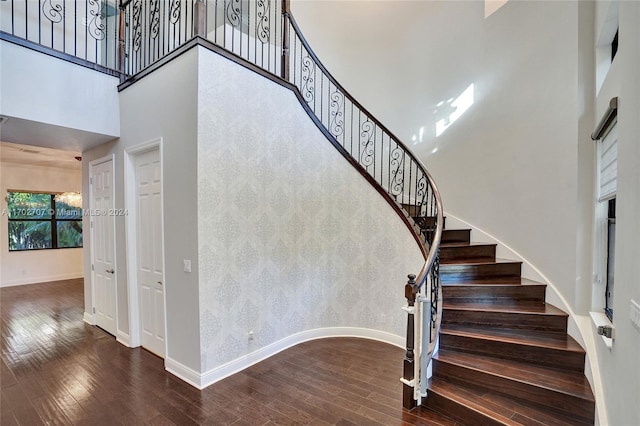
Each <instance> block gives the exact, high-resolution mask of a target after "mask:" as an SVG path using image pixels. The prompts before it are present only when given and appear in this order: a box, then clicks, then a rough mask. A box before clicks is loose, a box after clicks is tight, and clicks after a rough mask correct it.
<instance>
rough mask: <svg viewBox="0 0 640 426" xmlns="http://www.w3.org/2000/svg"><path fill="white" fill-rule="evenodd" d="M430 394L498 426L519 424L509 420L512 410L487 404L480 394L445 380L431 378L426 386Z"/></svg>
mask: <svg viewBox="0 0 640 426" xmlns="http://www.w3.org/2000/svg"><path fill="white" fill-rule="evenodd" d="M431 392H435V393H436V394H438V395H440V396H441V397H443V398H446V399H449V400H451V401H453V402H455V403H457V404H459V405H462V406H464V407H465V408H466V409H469V410H472V411H474V412H475V413H478V414H479V415H480V416H482V417H485V418H486V417H488V418H489V419H491V420H493V421H495V422H497V423H499V424H503V425H519V424H520V423H517V422H515V421H512V420H511V419H510V418H509V417H510V416H511V415H513V411H512V410H508V409H504V408H502V407H501V406H500V405H498V404H491V403H489V402H488V401H486V400H484V399H483V398H482V395H481V394H480V392H478V391H475V390H474V389H468V388H466V387H464V386H461V385H456V384H454V383H451V382H448V381H446V380H442V379H438V378H431V379H430V381H429V385H428V391H427V395H429V393H431ZM428 403H429V399H428V397H427V405H428ZM450 414H451V413H450Z"/></svg>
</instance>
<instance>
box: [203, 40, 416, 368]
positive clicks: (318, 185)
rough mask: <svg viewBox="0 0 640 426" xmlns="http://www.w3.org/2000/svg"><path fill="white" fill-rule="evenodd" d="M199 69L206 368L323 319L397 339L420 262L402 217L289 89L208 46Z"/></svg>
mask: <svg viewBox="0 0 640 426" xmlns="http://www.w3.org/2000/svg"><path fill="white" fill-rule="evenodd" d="M214 70H215V71H214ZM199 72H200V73H199V77H198V85H199V87H198V93H199V98H198V244H199V261H198V264H199V272H200V318H201V330H202V336H201V347H202V370H203V372H205V373H207V374H212V375H213V376H215V373H211V372H212V371H214V372H215V371H216V369H218V368H222V369H223V370H224V365H225V364H226V363H228V362H233V361H235V360H237V359H239V358H245V362H247V361H246V358H247V357H250V356H251V354H252V353H256V352H259V351H261V350H264V348H265V347H268V346H270V345H271V347H273V346H274V344H276V345H275V346H277V342H282V341H283V340H284V341H289V343H290V341H291V340H292V336H294V335H296V333H304V332H309V331H310V330H316V329H323V328H328V327H350V328H357V329H365V330H375V331H378V332H381V333H380V334H379V335H385V333H386V335H388V336H391V337H390V338H389V339H388V340H394V338H397V339H395V340H397V341H402V337H401V336H403V335H404V333H405V332H406V314H405V312H403V311H402V310H401V309H400V307H401V306H402V305H403V304H404V303H405V302H404V297H403V286H404V284H405V282H406V276H407V274H409V273H415V274H417V273H418V272H419V270H420V268H421V266H422V264H423V262H424V260H423V258H422V255H421V253H420V250H419V248H418V246H417V244H416V243H415V241H414V240H413V238H412V236H411V234H410V233H409V231H408V230H407V228H406V227H405V225H404V224H403V222H402V220H401V219H400V218H399V217H398V216H397V214H396V213H395V212H394V211H393V209H392V208H391V207H390V206H389V205H388V204H387V203H386V201H384V199H383V198H382V197H381V196H380V195H379V194H378V193H377V192H376V190H375V189H374V188H373V187H372V186H371V185H370V184H369V183H368V182H367V181H366V180H365V179H364V178H363V177H362V176H360V174H359V173H358V172H357V171H356V170H355V169H354V168H353V167H352V166H351V165H350V164H349V163H348V162H347V161H346V160H345V159H344V158H343V157H342V156H341V155H340V154H339V153H338V151H337V150H336V149H335V148H334V147H333V146H332V145H331V144H330V143H329V142H328V141H327V140H326V138H325V137H324V136H323V135H322V134H321V133H320V131H319V130H318V129H317V127H315V125H314V124H313V122H312V121H311V119H310V118H309V117H308V116H307V114H306V113H305V112H304V110H303V109H302V107H301V105H300V103H299V102H298V100H297V99H296V97H295V95H294V94H293V93H292V92H291V91H290V90H288V89H285V88H283V87H281V86H279V85H276V84H274V83H272V82H271V81H269V80H267V79H265V78H263V77H261V76H259V75H257V74H255V73H253V72H251V71H249V70H246V69H244V68H242V67H240V66H238V65H237V64H235V63H232V62H230V61H228V60H225V59H223V58H222V57H220V56H219V55H217V54H215V53H212V52H209V51H207V50H206V49H203V48H201V49H200V59H199ZM249 331H253V332H254V335H253V339H252V340H250V339H249V335H248V333H249ZM333 332H335V331H333ZM329 333H331V331H330V332H329ZM357 333H358V332H357ZM363 333H366V332H365V331H363ZM374 334H375V333H374ZM293 340H295V337H294V338H293ZM280 349H282V347H280ZM254 361H255V359H254ZM218 378H219V377H218Z"/></svg>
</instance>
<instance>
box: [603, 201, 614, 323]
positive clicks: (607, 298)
mask: <svg viewBox="0 0 640 426" xmlns="http://www.w3.org/2000/svg"><path fill="white" fill-rule="evenodd" d="M607 210H608V214H607V216H608V217H607V279H606V285H605V290H604V313H605V314H606V315H607V317H608V318H609V320H610V321H613V282H614V279H613V271H614V269H615V263H616V199H615V198H613V199H611V200H609V202H608V206H607Z"/></svg>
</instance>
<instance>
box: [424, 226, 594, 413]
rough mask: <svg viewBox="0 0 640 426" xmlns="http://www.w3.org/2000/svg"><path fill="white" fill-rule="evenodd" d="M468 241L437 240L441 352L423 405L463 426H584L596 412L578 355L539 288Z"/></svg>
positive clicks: (452, 233) (461, 233) (456, 236)
mask: <svg viewBox="0 0 640 426" xmlns="http://www.w3.org/2000/svg"><path fill="white" fill-rule="evenodd" d="M470 234H471V231H470V230H469V229H463V230H459V229H456V230H447V229H445V230H444V231H443V234H442V245H441V251H440V275H441V279H442V291H443V301H444V303H443V314H442V328H441V333H440V350H439V352H438V354H437V355H436V356H434V358H433V376H432V378H431V379H430V382H429V391H428V396H427V398H426V401H423V405H426V406H427V407H429V408H431V409H433V410H435V411H439V412H441V413H443V414H446V415H447V416H449V417H452V418H454V419H456V420H457V421H460V422H462V423H464V424H467V425H585V424H591V425H593V423H594V416H595V402H594V398H593V394H592V392H591V388H590V386H589V383H588V381H587V379H586V377H585V376H584V362H585V351H584V350H583V349H582V348H581V347H580V345H579V344H578V343H577V342H576V341H575V340H574V339H573V338H571V337H570V336H569V335H568V334H567V318H568V315H567V314H566V313H565V312H563V311H561V310H560V309H558V308H556V307H554V306H552V305H550V304H548V303H545V287H546V286H545V285H544V284H541V283H537V282H534V281H530V280H527V279H525V278H522V277H521V275H520V272H521V263H520V262H515V261H509V260H505V259H496V257H495V256H496V245H495V244H482V243H472V242H470V241H471V239H470V236H471V235H470Z"/></svg>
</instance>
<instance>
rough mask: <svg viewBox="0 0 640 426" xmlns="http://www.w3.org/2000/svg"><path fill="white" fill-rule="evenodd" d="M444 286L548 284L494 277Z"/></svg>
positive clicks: (445, 284) (523, 279) (450, 283)
mask: <svg viewBox="0 0 640 426" xmlns="http://www.w3.org/2000/svg"><path fill="white" fill-rule="evenodd" d="M442 285H443V286H456V287H464V286H468V287H480V286H482V287H485V286H486V287H490V286H512V285H516V286H526V285H537V286H540V285H543V286H546V284H543V283H540V282H537V281H533V280H530V279H527V278H520V277H518V278H510V277H509V278H507V279H502V278H501V277H494V278H478V279H473V280H469V281H455V282H446V283H442Z"/></svg>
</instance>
